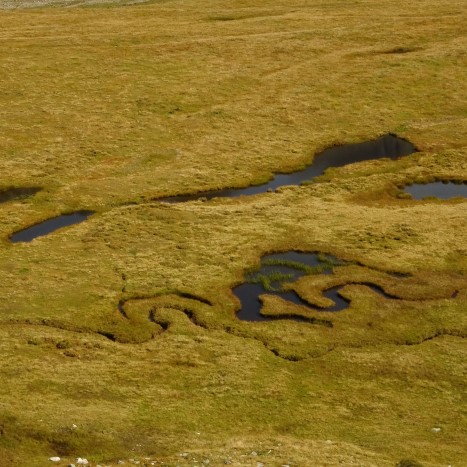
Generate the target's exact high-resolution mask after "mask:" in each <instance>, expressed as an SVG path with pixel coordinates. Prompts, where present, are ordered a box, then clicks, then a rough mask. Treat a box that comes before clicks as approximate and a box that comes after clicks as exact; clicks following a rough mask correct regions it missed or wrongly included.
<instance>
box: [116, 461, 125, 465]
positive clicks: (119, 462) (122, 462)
mask: <svg viewBox="0 0 467 467" xmlns="http://www.w3.org/2000/svg"><path fill="white" fill-rule="evenodd" d="M124 463H125V462H124V461H118V462H117V464H120V465H122V464H124Z"/></svg>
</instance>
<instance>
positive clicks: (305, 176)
mask: <svg viewBox="0 0 467 467" xmlns="http://www.w3.org/2000/svg"><path fill="white" fill-rule="evenodd" d="M416 151H417V148H416V147H415V146H414V145H413V144H412V143H410V142H409V141H407V140H405V139H402V138H399V137H397V136H395V135H391V134H387V135H384V136H381V137H380V138H378V139H375V140H371V141H366V142H363V143H355V144H345V145H342V146H335V147H332V148H328V149H326V150H324V151H322V152H320V153H319V154H317V155H316V156H315V157H314V158H313V161H312V162H311V164H310V165H309V166H308V167H306V168H305V169H303V170H298V171H296V172H292V173H287V174H276V175H275V177H274V178H273V179H272V180H270V181H269V182H267V183H264V184H262V185H256V186H249V187H246V188H228V189H223V190H217V191H205V192H199V193H195V194H191V195H180V196H169V197H166V198H160V199H159V201H164V202H171V203H177V202H178V203H180V202H184V201H192V200H196V199H200V198H206V199H212V198H217V197H229V198H234V197H237V196H244V195H255V194H258V193H265V192H267V191H271V190H275V189H276V188H279V187H281V186H285V185H300V184H301V183H302V182H305V181H310V180H312V179H313V178H316V177H318V176H320V175H322V174H323V173H324V171H325V170H326V169H328V168H330V167H342V166H344V165H347V164H352V163H354V162H362V161H368V160H373V159H382V158H390V159H398V158H399V157H403V156H408V155H409V154H412V153H414V152H416Z"/></svg>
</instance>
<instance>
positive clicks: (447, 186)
mask: <svg viewBox="0 0 467 467" xmlns="http://www.w3.org/2000/svg"><path fill="white" fill-rule="evenodd" d="M404 191H405V193H409V194H410V195H411V196H412V198H413V199H416V200H420V199H423V198H429V197H434V198H438V199H450V198H456V197H463V198H465V197H467V181H466V182H464V183H459V182H458V183H454V182H443V181H442V182H432V183H414V184H412V185H407V186H406V187H405V188H404Z"/></svg>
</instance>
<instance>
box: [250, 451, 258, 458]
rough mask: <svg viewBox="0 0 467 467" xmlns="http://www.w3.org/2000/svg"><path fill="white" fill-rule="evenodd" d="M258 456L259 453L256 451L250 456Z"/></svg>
mask: <svg viewBox="0 0 467 467" xmlns="http://www.w3.org/2000/svg"><path fill="white" fill-rule="evenodd" d="M257 455H258V453H257V452H256V451H251V452H250V456H253V457H255V456H257Z"/></svg>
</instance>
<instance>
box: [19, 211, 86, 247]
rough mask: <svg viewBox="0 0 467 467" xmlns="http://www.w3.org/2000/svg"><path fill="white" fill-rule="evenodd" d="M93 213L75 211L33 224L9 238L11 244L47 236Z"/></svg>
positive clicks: (83, 219) (81, 220)
mask: <svg viewBox="0 0 467 467" xmlns="http://www.w3.org/2000/svg"><path fill="white" fill-rule="evenodd" d="M92 214H94V212H93V211H76V212H73V213H71V214H63V215H61V216H58V217H53V218H52V219H48V220H46V221H44V222H40V223H39V224H35V225H33V226H31V227H28V228H26V229H23V230H19V231H18V232H15V233H14V234H12V235H11V236H10V240H11V242H12V243H18V242H30V241H31V240H34V239H35V238H37V237H41V236H43V235H47V234H49V233H51V232H53V231H55V230H57V229H60V228H62V227H66V226H69V225H73V224H78V223H79V222H83V221H85V220H86V219H87V218H88V217H89V216H90V215H92Z"/></svg>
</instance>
